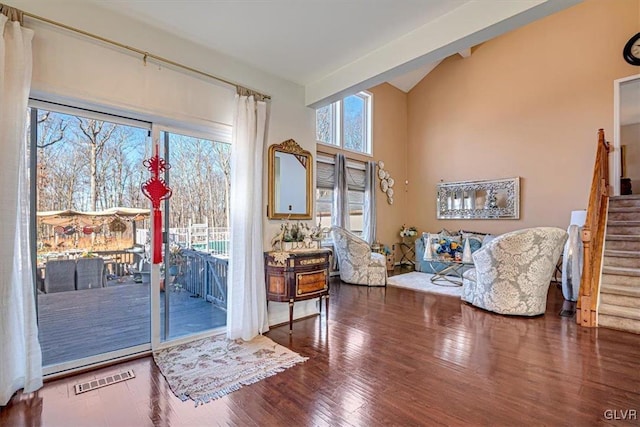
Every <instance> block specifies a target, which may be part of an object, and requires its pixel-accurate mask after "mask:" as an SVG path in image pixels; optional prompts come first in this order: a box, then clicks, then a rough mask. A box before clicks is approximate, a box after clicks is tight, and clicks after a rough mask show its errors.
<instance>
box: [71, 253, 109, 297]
mask: <svg viewBox="0 0 640 427" xmlns="http://www.w3.org/2000/svg"><path fill="white" fill-rule="evenodd" d="M104 285H105V276H104V259H102V258H78V261H77V264H76V289H77V290H81V289H92V288H102V287H104Z"/></svg>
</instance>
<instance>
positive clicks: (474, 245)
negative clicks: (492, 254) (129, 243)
mask: <svg viewBox="0 0 640 427" xmlns="http://www.w3.org/2000/svg"><path fill="white" fill-rule="evenodd" d="M485 236H486V234H482V235H481V234H474V233H468V232H463V233H462V241H463V242H466V241H467V240H468V241H469V246H470V249H471V252H475V251H477V250H478V249H480V248H481V247H482V244H483V243H482V242H483V240H484V238H485Z"/></svg>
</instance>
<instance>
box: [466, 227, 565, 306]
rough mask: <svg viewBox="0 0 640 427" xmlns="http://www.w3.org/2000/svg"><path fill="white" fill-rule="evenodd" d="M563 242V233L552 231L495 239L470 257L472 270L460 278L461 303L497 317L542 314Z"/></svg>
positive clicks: (519, 232) (532, 230)
mask: <svg viewBox="0 0 640 427" xmlns="http://www.w3.org/2000/svg"><path fill="white" fill-rule="evenodd" d="M566 240H567V232H566V231H564V230H561V229H560V228H555V227H538V228H528V229H524V230H517V231H513V232H511V233H506V234H503V235H501V236H498V237H496V238H495V239H493V240H492V241H491V242H489V243H487V244H486V245H485V246H483V247H482V248H481V249H479V250H478V251H476V252H475V253H474V254H473V262H474V267H475V268H472V269H470V270H468V271H466V272H465V273H464V274H463V284H462V299H463V300H464V301H467V302H469V303H471V304H473V305H475V306H476V307H480V308H484V309H485V310H489V311H493V312H496V313H500V314H510V315H520V316H535V315H538V314H543V313H544V312H545V310H546V308H547V292H548V290H549V284H550V283H551V277H552V275H553V272H554V269H555V267H556V264H557V262H558V258H560V253H561V252H562V250H563V248H564V243H565V241H566Z"/></svg>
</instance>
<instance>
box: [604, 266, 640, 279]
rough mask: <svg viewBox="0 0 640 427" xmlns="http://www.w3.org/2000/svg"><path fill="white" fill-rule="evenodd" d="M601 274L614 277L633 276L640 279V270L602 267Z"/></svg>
mask: <svg viewBox="0 0 640 427" xmlns="http://www.w3.org/2000/svg"><path fill="white" fill-rule="evenodd" d="M602 274H611V275H616V276H635V277H640V268H628V267H609V266H604V267H603V268H602Z"/></svg>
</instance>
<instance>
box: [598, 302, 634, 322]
mask: <svg viewBox="0 0 640 427" xmlns="http://www.w3.org/2000/svg"><path fill="white" fill-rule="evenodd" d="M601 314H606V315H609V316H616V317H622V318H624V319H633V320H638V321H640V310H638V309H637V308H633V307H624V306H620V305H610V304H605V303H602V302H601V303H600V306H599V308H598V315H601Z"/></svg>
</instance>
